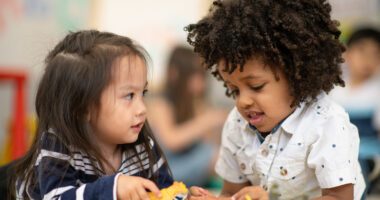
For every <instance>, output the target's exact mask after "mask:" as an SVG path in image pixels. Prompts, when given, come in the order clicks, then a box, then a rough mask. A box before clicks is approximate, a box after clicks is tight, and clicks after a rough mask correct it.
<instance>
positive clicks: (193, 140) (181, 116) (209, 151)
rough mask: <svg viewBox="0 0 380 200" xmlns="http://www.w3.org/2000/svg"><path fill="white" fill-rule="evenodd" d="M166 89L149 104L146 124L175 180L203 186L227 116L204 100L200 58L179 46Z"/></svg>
mask: <svg viewBox="0 0 380 200" xmlns="http://www.w3.org/2000/svg"><path fill="white" fill-rule="evenodd" d="M166 77H167V79H166V84H165V87H164V89H163V91H162V93H161V95H159V96H158V97H155V98H153V99H152V101H151V102H150V103H149V104H148V105H149V109H151V112H150V116H149V120H150V122H151V125H152V127H153V131H154V132H155V133H156V134H157V136H158V140H159V141H160V142H161V144H162V146H163V148H164V151H165V153H166V156H167V159H168V161H169V166H170V168H171V170H172V173H173V176H174V179H175V180H179V181H183V182H185V184H186V185H188V186H191V185H205V184H206V182H207V181H208V180H209V177H210V175H211V174H212V171H213V168H214V160H215V158H216V154H217V144H218V142H219V134H220V132H221V128H222V125H223V123H224V120H225V119H226V117H227V112H226V111H224V110H221V109H216V108H211V107H210V105H209V103H208V102H207V100H206V88H207V77H206V73H205V71H204V69H203V68H202V67H201V60H200V58H199V57H198V56H197V55H196V54H195V53H193V51H192V50H191V49H190V48H187V47H183V46H178V47H176V48H174V49H173V51H172V52H171V55H170V57H169V61H168V66H167V73H166Z"/></svg>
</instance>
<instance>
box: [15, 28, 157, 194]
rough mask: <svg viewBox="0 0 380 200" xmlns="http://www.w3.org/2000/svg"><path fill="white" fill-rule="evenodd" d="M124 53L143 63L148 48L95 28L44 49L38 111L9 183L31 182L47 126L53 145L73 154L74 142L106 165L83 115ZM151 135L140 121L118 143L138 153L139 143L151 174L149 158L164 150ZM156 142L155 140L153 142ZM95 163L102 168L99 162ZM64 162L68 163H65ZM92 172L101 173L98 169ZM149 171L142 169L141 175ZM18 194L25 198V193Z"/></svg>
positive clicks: (95, 104)
mask: <svg viewBox="0 0 380 200" xmlns="http://www.w3.org/2000/svg"><path fill="white" fill-rule="evenodd" d="M123 56H129V57H133V56H136V57H139V58H141V59H142V60H143V61H145V64H146V65H147V64H148V63H147V59H148V58H149V57H148V54H147V52H146V51H145V50H144V49H143V48H142V47H141V46H139V45H137V44H136V43H135V42H133V41H132V40H131V39H129V38H128V37H124V36H119V35H115V34H113V33H108V32H99V31H96V30H86V31H78V32H74V33H70V34H68V35H67V36H66V37H65V38H64V39H63V40H62V41H61V42H59V43H58V44H57V45H56V46H55V48H54V49H53V50H52V51H51V52H50V53H49V54H48V56H47V57H46V60H45V63H46V68H45V72H44V75H43V77H42V79H41V81H40V83H39V87H38V91H37V96H36V102H35V106H36V111H37V117H38V128H37V134H36V137H35V139H34V142H33V144H32V146H31V148H30V150H29V151H28V152H27V154H26V155H25V156H24V157H23V158H22V159H21V160H20V161H19V162H18V165H17V167H16V177H15V178H14V180H13V184H12V186H14V185H15V184H16V179H17V178H20V179H21V180H23V181H25V182H26V183H28V184H30V185H34V184H36V180H35V171H34V163H35V162H36V159H37V156H38V154H39V153H40V151H41V145H42V144H43V143H44V141H43V140H44V138H46V137H43V135H44V133H45V132H47V131H48V129H50V128H52V129H53V130H54V135H55V136H56V137H54V138H55V140H52V141H50V140H49V141H50V144H49V145H51V146H52V147H57V146H62V145H59V144H63V146H64V149H67V150H69V152H67V153H68V154H69V155H72V154H73V152H71V151H70V150H71V149H72V147H74V148H75V149H79V150H81V151H84V152H86V153H87V154H88V155H89V157H90V159H92V160H91V162H92V164H94V163H95V162H96V161H103V163H106V165H109V163H108V162H107V161H106V160H105V159H104V158H103V157H102V155H101V153H100V149H98V148H97V147H96V145H95V144H93V143H92V142H91V141H92V140H91V135H92V133H91V130H90V128H89V125H88V122H87V120H86V116H87V113H88V111H89V109H90V108H95V109H99V106H100V96H101V93H102V91H103V90H104V89H105V88H106V87H107V86H108V84H110V82H111V79H112V75H113V74H112V72H113V71H115V70H112V69H113V66H114V65H115V62H116V61H117V60H118V59H119V58H121V57H123ZM131 59H132V58H131ZM150 139H152V140H153V141H154V142H155V139H154V137H153V134H152V132H151V130H150V128H149V125H148V122H145V124H144V126H143V129H142V131H141V133H140V134H139V136H138V139H137V141H136V142H135V143H132V144H123V145H121V148H122V149H124V150H130V151H132V152H135V153H136V154H135V155H137V152H136V149H135V146H136V145H137V144H143V145H144V147H145V149H146V151H147V153H148V156H149V163H150V170H151V171H150V172H149V174H151V175H155V173H153V171H152V170H153V164H154V163H155V162H154V160H155V158H157V156H163V154H162V151H161V150H160V148H159V147H158V146H157V147H155V148H158V151H159V153H160V154H161V155H156V154H155V153H156V152H153V151H151V149H152V146H151V144H150ZM155 145H158V143H157V142H155ZM60 148H61V150H64V149H62V147H60ZM137 157H138V158H139V159H140V157H139V156H137ZM99 163H100V164H101V167H102V168H103V166H104V165H102V162H99ZM140 164H141V166H140V167H143V166H142V163H141V160H140ZM68 167H69V166H68V165H67V166H66V169H67V168H68ZM115 170H116V169H115ZM97 173H98V175H99V176H100V175H101V172H97ZM62 176H64V173H63V175H62ZM148 176H149V175H148V174H146V177H148ZM156 178H157V176H152V177H151V179H152V180H153V181H156V183H158V182H157V181H158V180H156ZM14 191H15V190H13V192H14ZM25 191H26V190H25ZM23 196H24V198H27V195H26V194H23Z"/></svg>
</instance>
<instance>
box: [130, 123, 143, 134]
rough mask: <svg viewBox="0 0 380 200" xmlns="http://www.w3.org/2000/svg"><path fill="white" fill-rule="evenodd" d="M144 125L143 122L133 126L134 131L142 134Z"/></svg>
mask: <svg viewBox="0 0 380 200" xmlns="http://www.w3.org/2000/svg"><path fill="white" fill-rule="evenodd" d="M143 125H144V123H143V122H140V123H138V124H136V125H133V126H131V128H132V130H133V131H135V132H140V131H141V129H142V127H143Z"/></svg>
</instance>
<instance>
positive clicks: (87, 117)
mask: <svg viewBox="0 0 380 200" xmlns="http://www.w3.org/2000/svg"><path fill="white" fill-rule="evenodd" d="M90 120H91V113H90V112H87V113H86V122H90Z"/></svg>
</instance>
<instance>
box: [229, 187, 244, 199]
mask: <svg viewBox="0 0 380 200" xmlns="http://www.w3.org/2000/svg"><path fill="white" fill-rule="evenodd" d="M247 190H248V189H247V187H245V188H243V189H241V190H239V191H238V192H237V193H235V194H234V195H233V196H232V197H231V199H232V200H242V199H243V200H245V195H246V194H247V193H248V191H247Z"/></svg>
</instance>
